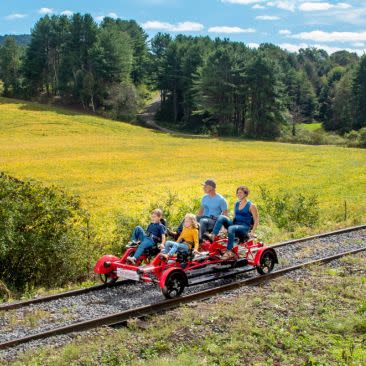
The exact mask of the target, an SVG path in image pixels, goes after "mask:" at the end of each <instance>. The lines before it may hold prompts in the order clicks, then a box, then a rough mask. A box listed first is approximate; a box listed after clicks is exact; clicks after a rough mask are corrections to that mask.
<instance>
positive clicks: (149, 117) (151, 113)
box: [137, 95, 208, 138]
mask: <svg viewBox="0 0 366 366" xmlns="http://www.w3.org/2000/svg"><path fill="white" fill-rule="evenodd" d="M160 104H161V101H160V95H158V96H157V97H156V98H154V99H153V100H152V101H151V102H150V103H149V104H148V105H146V107H145V108H144V110H143V112H142V113H140V114H138V115H137V118H138V120H139V121H141V122H142V123H143V125H144V126H146V127H148V128H152V129H154V130H158V131H161V132H165V133H170V134H172V135H176V136H185V137H196V138H197V137H208V136H207V135H194V134H188V133H184V132H179V131H174V130H171V129H169V128H165V127H162V126H159V125H158V124H157V123H156V121H155V114H156V112H157V111H158V110H159V107H160Z"/></svg>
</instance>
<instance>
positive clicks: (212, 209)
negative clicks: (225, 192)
mask: <svg viewBox="0 0 366 366" xmlns="http://www.w3.org/2000/svg"><path fill="white" fill-rule="evenodd" d="M201 205H202V207H203V216H215V217H219V216H220V215H221V214H222V212H223V211H225V210H227V202H226V199H225V198H224V197H222V196H221V194H218V193H216V195H215V196H214V197H211V196H210V195H208V194H205V195H204V196H203V197H202V201H201Z"/></svg>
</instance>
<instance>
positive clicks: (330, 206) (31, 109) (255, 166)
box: [0, 98, 366, 239]
mask: <svg viewBox="0 0 366 366" xmlns="http://www.w3.org/2000/svg"><path fill="white" fill-rule="evenodd" d="M365 162H366V150H361V149H352V148H347V149H346V148H340V147H335V146H306V145H292V144H283V143H277V142H262V141H243V140H236V139H215V138H201V137H198V138H187V137H178V136H173V135H169V134H164V133H160V132H157V131H152V130H149V129H145V128H142V127H138V126H133V125H130V124H127V123H121V122H115V121H110V120H107V119H104V118H101V117H94V116H90V115H84V114H80V113H77V112H73V111H68V110H64V109H60V108H53V107H49V106H45V105H39V104H36V103H28V102H24V101H16V100H10V99H5V98H0V164H1V169H2V170H4V171H5V172H7V173H9V174H11V175H14V176H16V177H19V178H33V179H37V180H40V181H43V182H45V183H47V184H56V185H59V186H63V187H66V188H67V189H68V190H70V191H71V192H74V193H77V194H80V196H81V198H82V200H83V203H84V206H85V207H86V208H87V209H89V210H90V212H91V213H92V222H93V223H94V225H95V226H96V229H97V231H98V233H99V236H100V238H101V239H103V238H108V237H109V236H110V234H111V230H112V229H113V221H114V217H115V215H116V213H118V212H126V211H128V212H130V214H131V215H134V214H137V213H141V212H143V211H144V210H146V207H148V206H149V205H150V202H151V201H155V200H156V199H157V198H160V197H163V196H165V195H166V194H167V192H176V193H178V194H179V196H180V198H183V199H185V200H192V199H193V198H195V197H200V196H201V195H202V188H201V185H200V183H201V182H202V181H203V180H204V179H206V178H207V177H214V178H215V179H216V180H217V182H218V191H219V192H220V193H222V194H224V195H225V196H226V197H227V198H228V200H229V203H230V204H231V208H232V207H233V203H234V201H235V188H236V187H237V186H238V185H241V184H246V185H248V186H249V187H250V188H251V191H252V193H251V198H252V200H253V201H257V199H258V196H259V186H267V187H268V188H269V189H270V190H275V191H276V190H280V189H282V190H287V191H293V192H303V193H304V194H313V193H315V194H317V195H318V196H319V201H320V206H321V209H322V220H323V226H324V227H327V228H328V227H336V226H345V225H347V224H352V223H356V222H362V221H363V222H364V221H365V219H366V200H365V197H366V196H365V181H366V163H365ZM344 198H346V199H347V200H348V221H347V222H343V206H344Z"/></svg>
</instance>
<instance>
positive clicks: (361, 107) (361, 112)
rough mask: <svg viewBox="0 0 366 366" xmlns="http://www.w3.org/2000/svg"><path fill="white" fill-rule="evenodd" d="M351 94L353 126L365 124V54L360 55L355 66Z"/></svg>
mask: <svg viewBox="0 0 366 366" xmlns="http://www.w3.org/2000/svg"><path fill="white" fill-rule="evenodd" d="M353 95H354V99H355V108H356V118H355V121H354V126H353V127H354V128H355V129H359V128H362V127H365V126H366V56H365V55H364V56H362V57H361V60H360V63H359V65H358V66H357V68H356V73H355V78H354V80H353Z"/></svg>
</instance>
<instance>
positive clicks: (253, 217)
mask: <svg viewBox="0 0 366 366" xmlns="http://www.w3.org/2000/svg"><path fill="white" fill-rule="evenodd" d="M248 195H249V189H248V187H245V186H240V187H238V188H237V190H236V196H237V197H238V201H237V202H236V204H235V211H234V219H233V220H230V219H229V218H228V217H227V216H224V215H221V216H220V217H219V218H218V219H217V221H216V224H215V226H214V228H213V230H212V234H211V235H210V236H209V238H210V239H211V240H213V239H214V238H215V236H217V235H218V233H219V232H220V230H221V228H222V227H223V226H224V227H225V228H227V230H228V243H227V249H226V252H225V253H224V255H223V256H222V259H231V258H233V257H234V256H235V254H234V253H233V252H232V249H233V247H234V241H235V237H236V236H243V235H249V236H255V231H256V229H257V226H258V223H259V215H258V210H257V207H256V206H255V205H254V204H253V203H252V202H251V201H249V200H248Z"/></svg>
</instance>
